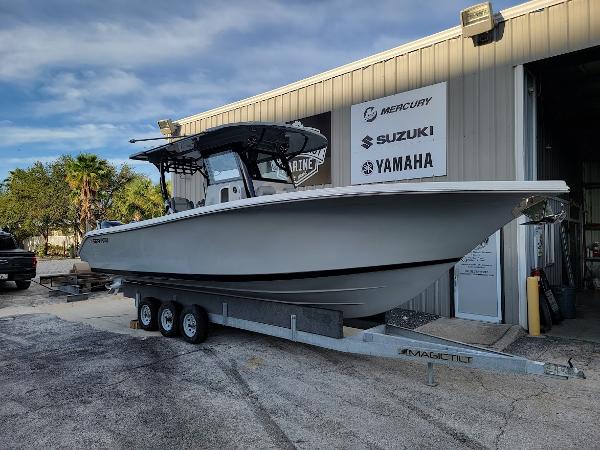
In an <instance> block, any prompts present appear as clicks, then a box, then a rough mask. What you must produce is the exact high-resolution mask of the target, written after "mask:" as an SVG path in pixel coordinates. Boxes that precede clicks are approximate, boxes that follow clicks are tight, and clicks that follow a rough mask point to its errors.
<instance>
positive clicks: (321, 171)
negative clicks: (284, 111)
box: [288, 112, 331, 186]
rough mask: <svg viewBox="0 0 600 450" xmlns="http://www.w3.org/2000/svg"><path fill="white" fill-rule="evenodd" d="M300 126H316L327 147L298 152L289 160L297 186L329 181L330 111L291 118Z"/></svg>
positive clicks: (327, 182)
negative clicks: (295, 118) (297, 118)
mask: <svg viewBox="0 0 600 450" xmlns="http://www.w3.org/2000/svg"><path fill="white" fill-rule="evenodd" d="M297 122H300V124H301V125H302V126H305V127H311V128H316V129H317V130H319V131H320V132H321V134H322V135H323V136H325V137H326V138H327V142H329V145H328V146H327V148H324V149H320V150H316V151H314V152H307V153H300V154H299V155H298V156H296V157H295V158H294V159H292V160H291V161H290V167H291V169H292V175H293V176H294V180H295V181H296V184H297V185H299V186H315V185H319V184H329V183H331V112H326V113H323V114H317V115H315V116H310V117H305V118H303V119H299V120H293V121H291V122H288V123H290V124H291V123H297Z"/></svg>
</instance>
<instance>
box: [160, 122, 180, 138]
mask: <svg viewBox="0 0 600 450" xmlns="http://www.w3.org/2000/svg"><path fill="white" fill-rule="evenodd" d="M158 128H160V132H161V133H162V134H164V135H165V136H173V135H174V134H175V133H177V131H178V130H179V124H177V123H173V121H172V120H171V119H161V120H159V121H158Z"/></svg>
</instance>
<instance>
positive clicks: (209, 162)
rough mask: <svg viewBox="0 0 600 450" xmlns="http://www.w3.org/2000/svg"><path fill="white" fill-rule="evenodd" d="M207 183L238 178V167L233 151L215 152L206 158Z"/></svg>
mask: <svg viewBox="0 0 600 450" xmlns="http://www.w3.org/2000/svg"><path fill="white" fill-rule="evenodd" d="M205 163H206V168H207V169H208V170H207V172H208V179H209V183H211V184H214V183H224V182H227V181H232V180H238V179H240V177H241V175H240V168H239V166H238V161H237V158H236V156H235V154H234V153H232V152H223V153H217V154H215V155H212V156H210V157H208V158H206V161H205Z"/></svg>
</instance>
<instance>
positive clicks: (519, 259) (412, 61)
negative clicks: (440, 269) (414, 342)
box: [173, 0, 600, 326]
mask: <svg viewBox="0 0 600 450" xmlns="http://www.w3.org/2000/svg"><path fill="white" fill-rule="evenodd" d="M457 18H458V11H457ZM492 18H493V22H492V25H491V26H492V27H493V28H492V29H491V30H490V31H484V32H481V33H477V34H476V35H474V36H470V37H466V35H467V34H470V33H466V32H464V30H466V28H463V26H464V24H463V26H456V27H454V28H451V29H448V30H446V31H442V32H440V33H437V34H434V35H432V36H428V37H425V38H423V39H419V40H417V41H414V42H411V43H408V44H405V45H402V46H399V47H397V48H394V49H391V50H387V51H384V52H381V53H378V54H376V55H373V56H370V57H368V58H365V59H362V60H360V61H356V62H353V63H351V64H347V65H345V66H342V67H339V68H336V69H333V70H330V71H327V72H324V73H320V74H317V75H315V76H312V77H309V78H306V79H304V80H301V81H298V82H295V83H292V84H289V85H287V86H283V87H281V88H278V89H274V90H272V91H270V92H266V93H264V94H260V95H256V96H254V97H250V98H247V99H244V100H241V101H238V102H235V103H231V104H229V105H224V106H222V107H219V108H215V109H213V110H210V111H206V112H202V113H199V114H196V115H193V116H190V117H185V118H182V119H179V120H177V121H176V124H178V125H179V130H178V134H179V135H189V134H193V133H198V132H201V131H204V130H206V129H209V128H211V127H215V126H218V125H222V124H226V123H232V122H245V121H267V122H289V121H295V120H304V119H305V118H309V120H308V121H309V122H310V120H313V122H315V121H316V122H318V123H321V124H323V123H325V124H326V125H325V126H329V127H330V129H329V130H328V133H329V137H330V149H329V152H330V155H328V156H327V161H326V166H327V169H326V170H327V171H328V173H327V176H326V177H317V178H315V179H318V180H319V182H320V183H324V184H316V185H315V184H314V183H310V182H309V183H305V185H307V188H315V187H322V186H344V185H349V184H351V183H352V179H351V170H352V169H351V165H352V161H351V159H352V158H351V151H350V149H351V148H352V145H356V143H354V144H353V143H352V142H351V141H352V133H351V116H352V106H353V105H357V104H360V103H363V102H367V101H372V100H375V99H380V98H384V97H387V96H390V95H393V94H398V93H405V92H410V91H412V90H415V89H418V88H422V87H427V86H432V85H436V84H438V83H443V82H445V87H444V89H445V90H446V94H445V95H446V111H445V118H446V119H445V120H446V142H445V148H446V169H445V175H442V176H434V177H430V178H418V179H411V180H410V181H412V182H414V181H432V180H447V181H460V180H524V179H536V178H540V179H544V178H546V179H552V178H562V179H566V178H568V177H566V176H564V174H563V172H562V170H563V169H564V167H565V165H564V164H563V163H562V162H561V161H563V159H564V158H565V157H566V156H565V153H564V152H567V151H568V150H564V151H563V153H560V148H559V147H560V145H559V142H563V144H562V147H561V148H566V147H565V145H564V142H565V140H566V139H567V138H566V135H567V134H568V133H567V131H565V132H564V133H563V134H562V135H561V136H558V137H554V138H553V142H552V143H548V142H549V141H544V139H543V138H545V137H548V136H549V133H550V134H551V131H552V129H556V128H555V126H556V124H554V125H552V124H553V122H552V120H550V119H548V120H546V119H547V118H548V117H549V116H550V115H551V114H549V113H548V111H551V110H552V106H551V104H549V103H547V102H553V101H555V102H563V103H565V101H566V100H565V98H563V96H561V95H559V93H558V92H556V93H555V97H556V99H554V100H553V99H552V98H551V96H545V97H543V99H542V97H541V94H540V92H541V90H542V89H558V90H561V89H562V88H563V87H564V86H565V84H561V83H568V80H569V79H570V78H569V77H575V78H573V79H577V80H578V83H579V85H578V86H579V87H581V86H582V85H585V83H588V82H589V86H588V87H589V89H590V91H589V92H587V93H584V94H583V96H582V97H581V98H596V99H600V97H599V96H600V90H599V89H597V88H595V87H594V86H596V87H597V86H598V82H600V63H595V61H600V52H598V51H597V50H598V49H599V47H598V46H599V45H600V0H534V1H530V2H528V3H524V4H521V5H518V6H515V7H513V8H510V9H507V10H504V11H501V12H498V13H495V14H494V15H493V16H492ZM549 58H552V59H549ZM563 66H564V67H565V69H564V70H563V71H559V72H560V73H558V72H557V74H555V75H556V76H555V75H552V74H551V72H552V71H553V70H556V69H557V68H558V67H563ZM583 66H585V70H587V72H585V70H584V72H582V71H581V70H580V69H581V67H583ZM569 68H570V69H569ZM586 73H587V75H589V78H590V79H587V78H586ZM561 76H562V77H563V78H560V77H561ZM544 77H546V78H544ZM591 79H593V80H594V82H595V83H596V84H595V85H592V84H593V83H592V81H590V80H591ZM561 80H562V81H561ZM544 83H545V84H544ZM586 86H587V85H586ZM572 87H573V86H572ZM594 89H596V90H594ZM580 94H581V93H580ZM544 95H545V92H544ZM578 95H579V94H578ZM594 96H595V97H594ZM543 101H545V102H546V104H545V106H544V105H542V103H543ZM563 103H561V105H562V104H563ZM554 104H558V103H554ZM544 108H545V109H544ZM542 110H543V111H545V113H546V115H545V116H544V117H542V114H541V112H542ZM586 111H587V112H588V114H591V113H592V112H593V111H595V112H596V113H598V112H600V111H599V110H598V108H597V107H596V109H595V110H594V109H593V105H590V106H589V109H588V110H586ZM597 117H598V116H596V118H597ZM556 120H558V119H556ZM596 122H597V120H596ZM303 123H305V122H303ZM305 124H306V123H305ZM308 125H309V126H314V124H311V123H309V124H308ZM574 126H575V125H574ZM559 153H560V155H559ZM561 155H562V156H561ZM561 158H563V159H561ZM583 159H585V158H583ZM583 159H582V160H581V161H583ZM322 162H323V161H317V163H315V162H314V161H312V162H311V161H309V162H308V163H307V162H306V161H304V162H302V161H301V162H299V170H300V171H301V173H302V175H303V176H308V178H310V176H311V173H310V172H311V170H313V169H314V165H315V164H317V165H318V164H320V163H322ZM302 164H304V165H305V167H303V166H302ZM311 164H312V165H311ZM577 164H579V163H577ZM581 165H582V167H583V166H584V165H585V166H586V167H587V168H586V169H585V171H586V174H587V175H586V176H587V177H588V178H589V177H593V173H592V172H593V170H596V172H598V170H597V167H596V166H594V167H592V166H590V167H588V166H589V164H587V163H584V162H581ZM329 171H330V175H329ZM313 172H314V170H313ZM313 175H314V174H313ZM577 177H579V175H576V176H575V178H577ZM579 178H581V180H583V178H582V177H579ZM579 178H577V180H579ZM309 181H310V180H309ZM568 182H569V184H571V185H573V184H577V183H578V181H574V180H568ZM581 183H583V181H582V182H581ZM581 183H580V184H581ZM597 184H598V186H600V179H598V180H597ZM173 186H174V195H176V196H180V197H186V198H188V199H190V200H192V201H193V202H194V203H195V202H197V201H198V200H200V199H201V197H202V195H203V194H202V192H203V181H202V178H201V176H200V175H199V174H196V175H194V176H178V175H177V176H175V177H174V179H173ZM596 187H597V186H596ZM586 195H588V196H589V193H588V194H586ZM598 200H600V198H599V199H598ZM575 203H577V202H575ZM599 204H600V201H596V204H595V205H594V208H595V209H594V214H598V211H596V209H600V207H598V205H599ZM572 210H573V208H571V212H572ZM598 222H599V223H600V219H598ZM573 223H575V224H576V223H577V221H576V220H575V219H573ZM598 227H599V228H598V229H600V225H598ZM572 228H573V230H575V231H572V230H571V231H572V233H571V235H570V239H571V241H572V242H573V246H574V247H577V248H580V247H581V245H580V243H581V239H580V238H577V237H576V236H575V234H577V233H580V234H585V233H584V231H583V230H582V229H581V230H580V231H577V230H579V228H581V227H579V228H578V226H577V225H575V226H574V227H572ZM567 231H569V230H567ZM544 233H545V234H543V237H544V239H545V240H544V242H545V246H546V247H548V249H547V253H546V254H544V255H543V256H544V258H545V259H544V265H547V266H548V269H547V272H548V273H549V277H551V278H552V280H554V282H556V283H561V282H563V283H564V268H563V266H562V261H563V259H564V258H563V257H562V256H561V255H562V249H561V246H560V243H559V239H558V234H559V232H558V231H556V230H544ZM540 236H541V235H540ZM536 239H538V240H536ZM540 239H541V238H540V237H539V236H537V238H536V236H532V233H531V232H530V231H529V230H528V228H527V227H520V226H519V225H518V223H517V221H513V222H512V223H511V224H509V225H507V226H506V227H504V229H503V230H502V232H501V242H502V244H501V250H500V253H499V255H500V256H499V257H500V258H501V264H500V272H499V273H500V280H501V295H500V297H501V300H500V301H501V313H500V318H501V320H503V321H505V322H507V323H520V324H521V325H523V326H526V324H527V309H526V297H525V278H526V276H527V275H528V271H529V268H530V266H532V265H535V264H534V263H535V262H536V261H534V260H536V259H537V260H538V261H537V262H539V259H540V257H541V255H540V254H539V249H537V250H536V248H537V247H539V244H540ZM577 239H579V240H577ZM536 245H537V247H536ZM550 247H552V248H550ZM554 247H556V251H555V249H554ZM536 252H538V253H536ZM584 253H587V251H585V252H584ZM580 256H581V257H580V259H581V261H580V260H576V261H574V263H573V266H574V269H573V270H575V269H577V268H579V272H577V273H578V274H579V278H580V280H579V282H581V278H582V277H583V274H582V273H581V272H582V270H583V271H584V272H585V269H582V267H584V265H585V262H583V259H582V258H584V256H582V255H580ZM452 280H453V276H452V274H448V275H446V276H444V277H442V278H441V279H440V280H438V281H437V282H436V283H435V284H434V285H433V286H431V287H430V288H429V289H427V290H426V291H425V292H424V293H423V294H421V295H420V296H419V297H417V298H415V299H414V300H413V301H412V302H411V304H410V305H409V306H410V307H411V308H413V309H418V310H423V311H428V312H435V313H438V314H442V315H452V314H453V313H454V308H455V305H454V301H453V295H454V294H453V291H454V289H453V282H452ZM552 280H551V281H552Z"/></svg>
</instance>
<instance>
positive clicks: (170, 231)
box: [80, 123, 569, 318]
mask: <svg viewBox="0 0 600 450" xmlns="http://www.w3.org/2000/svg"><path fill="white" fill-rule="evenodd" d="M327 145H328V143H327V139H326V138H325V137H324V136H322V135H321V134H320V133H319V132H318V130H315V129H310V128H305V127H301V126H296V125H283V124H274V123H238V124H232V125H223V126H220V127H216V128H213V129H210V130H207V131H205V132H203V133H199V134H195V135H192V136H188V137H184V138H180V139H178V140H173V141H172V142H169V143H167V144H164V145H161V146H159V147H156V148H153V149H150V150H144V151H142V152H139V153H136V154H134V155H132V156H131V158H132V159H134V160H141V161H148V162H150V163H152V164H154V165H155V166H156V167H157V168H158V170H159V172H160V184H161V188H162V192H163V196H164V199H165V205H166V212H167V214H165V215H164V216H161V217H158V218H154V219H149V220H143V221H140V222H134V223H129V224H124V225H118V226H113V227H108V228H102V229H97V230H94V231H91V232H89V233H87V234H86V235H85V238H84V240H83V242H82V244H81V248H80V256H81V259H82V260H84V261H87V262H88V263H89V265H90V267H91V268H92V270H94V271H98V272H105V273H110V274H116V275H119V276H121V277H124V278H126V279H128V280H135V279H145V280H154V281H155V282H157V281H160V282H161V283H166V284H172V285H177V286H179V287H181V288H189V289H194V290H196V291H198V292H203V293H206V294H207V295H212V296H221V297H226V298H236V299H249V300H250V299H251V300H261V301H265V302H281V303H288V304H295V305H303V306H314V307H319V308H325V309H333V310H338V311H341V312H342V313H343V317H344V318H357V317H366V316H371V315H374V314H379V313H382V312H385V311H388V310H390V309H392V308H394V307H397V306H400V305H402V304H403V303H405V302H407V301H409V300H410V299H412V298H414V297H415V296H417V295H418V294H419V293H421V292H422V291H423V290H425V289H426V288H427V287H428V286H429V285H431V284H432V283H433V282H434V281H435V280H437V279H438V278H439V277H440V276H442V275H443V274H444V273H446V272H447V271H448V270H449V269H450V268H451V267H452V266H453V265H455V264H456V263H457V262H458V261H459V260H460V259H461V258H462V257H463V256H464V255H466V254H468V253H469V252H470V251H471V250H472V249H473V248H475V247H476V246H477V245H478V244H479V243H480V242H482V241H483V240H484V239H485V238H487V237H488V236H490V235H491V234H492V233H494V232H495V231H496V230H498V229H500V228H501V227H502V226H504V225H505V224H507V223H508V222H510V221H511V220H513V219H514V218H515V217H518V216H520V215H521V214H522V213H523V212H524V211H526V210H527V209H528V208H532V207H534V206H536V205H539V203H540V202H543V201H544V200H545V198H546V197H548V196H557V195H560V194H565V193H567V192H568V191H569V188H568V187H567V185H566V184H565V183H564V182H563V181H468V182H422V183H385V184H369V185H358V186H345V187H332V188H324V189H314V190H300V189H297V188H296V186H295V185H294V181H293V177H292V172H291V170H290V160H291V159H292V158H294V157H295V156H297V155H299V154H302V153H307V152H312V151H317V150H319V149H322V148H324V147H326V146H327ZM165 173H179V174H187V175H191V174H195V173H200V174H202V176H203V179H204V180H205V183H204V190H205V192H204V199H205V200H204V201H202V202H198V203H197V204H193V203H192V202H191V201H190V200H189V199H186V198H173V197H170V196H169V193H168V190H167V185H166V182H165Z"/></svg>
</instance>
